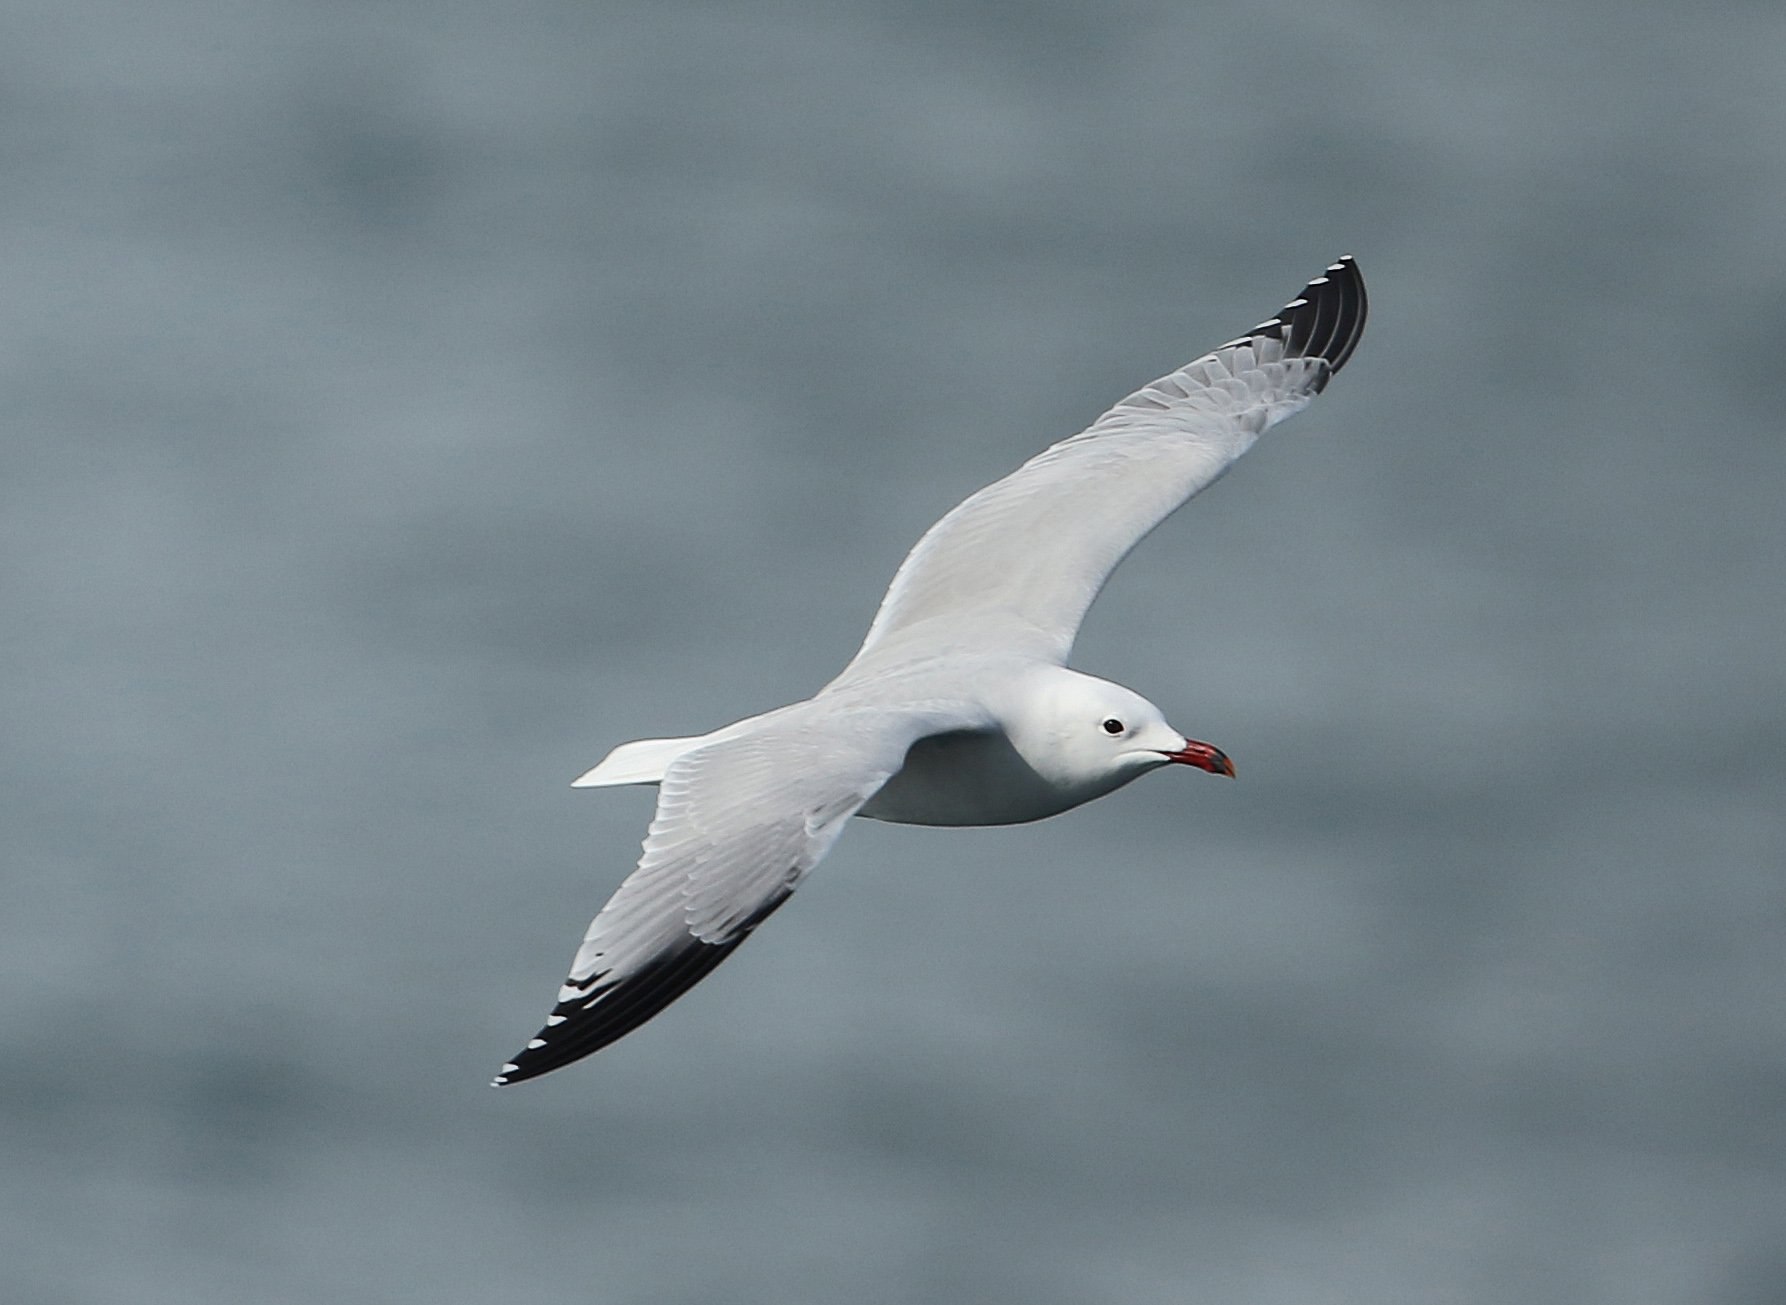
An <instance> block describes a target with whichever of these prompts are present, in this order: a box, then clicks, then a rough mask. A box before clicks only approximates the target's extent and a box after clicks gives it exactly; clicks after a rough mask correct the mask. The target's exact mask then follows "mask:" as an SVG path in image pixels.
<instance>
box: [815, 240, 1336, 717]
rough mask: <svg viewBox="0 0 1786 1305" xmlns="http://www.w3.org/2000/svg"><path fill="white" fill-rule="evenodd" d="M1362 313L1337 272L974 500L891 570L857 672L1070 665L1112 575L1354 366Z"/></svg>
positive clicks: (1131, 397) (1125, 401)
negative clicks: (937, 653) (944, 657)
mask: <svg viewBox="0 0 1786 1305" xmlns="http://www.w3.org/2000/svg"><path fill="white" fill-rule="evenodd" d="M1365 307H1366V305H1365V296H1364V282H1363V279H1362V278H1361V277H1360V276H1359V275H1358V269H1357V267H1356V265H1355V264H1354V263H1353V262H1352V260H1351V259H1349V258H1347V259H1342V260H1341V261H1340V262H1338V263H1335V264H1334V265H1333V266H1332V267H1330V268H1328V270H1327V272H1326V273H1325V274H1324V275H1323V276H1321V277H1317V278H1316V279H1315V280H1314V281H1312V282H1310V284H1309V285H1308V287H1307V288H1306V289H1304V291H1303V293H1302V296H1301V297H1300V298H1298V299H1296V300H1293V301H1292V302H1291V303H1290V304H1289V305H1287V306H1286V307H1285V308H1284V309H1283V310H1282V311H1281V312H1280V313H1279V314H1278V316H1276V317H1274V318H1271V319H1270V320H1268V321H1265V322H1261V323H1260V324H1259V325H1258V326H1256V327H1254V328H1253V329H1252V331H1250V332H1249V333H1248V334H1246V335H1244V336H1242V337H1241V338H1240V339H1238V340H1233V341H1230V342H1229V343H1228V344H1225V345H1223V346H1222V347H1221V348H1219V349H1217V350H1215V351H1214V352H1213V353H1209V354H1206V355H1204V356H1203V357H1201V358H1199V359H1197V360H1196V361H1195V362H1192V363H1189V364H1187V365H1186V366H1184V367H1182V368H1180V369H1179V370H1178V371H1175V372H1173V373H1171V374H1170V375H1168V376H1164V377H1162V378H1161V379H1159V380H1157V381H1154V382H1153V383H1152V384H1151V385H1147V386H1144V387H1143V388H1142V389H1140V390H1137V391H1136V392H1135V393H1134V394H1131V395H1129V396H1128V397H1127V398H1125V399H1123V400H1122V401H1121V402H1120V403H1118V404H1117V405H1116V406H1115V407H1113V408H1111V409H1110V411H1108V412H1106V413H1105V414H1104V415H1103V416H1102V417H1100V418H1099V419H1098V420H1097V421H1096V422H1094V423H1093V424H1092V425H1091V426H1090V427H1089V428H1088V429H1086V430H1085V431H1083V432H1081V433H1080V434H1078V435H1075V436H1073V437H1072V438H1071V439H1067V440H1063V441H1062V442H1060V443H1059V444H1056V445H1054V446H1053V447H1051V448H1049V449H1046V450H1045V451H1043V452H1042V453H1040V454H1038V455H1037V456H1036V457H1034V458H1031V459H1030V460H1029V461H1028V462H1026V463H1024V465H1023V466H1022V467H1020V468H1018V469H1017V470H1016V471H1015V472H1013V473H1012V474H1011V475H1009V476H1007V477H1005V478H1004V479H1003V480H1001V481H998V482H997V483H995V484H993V485H989V486H987V487H986V488H985V489H983V490H981V491H980V492H979V493H977V494H975V495H973V497H971V498H969V499H968V500H967V501H966V502H964V503H962V504H961V505H960V506H959V507H957V508H955V509H954V510H953V511H952V512H950V513H949V514H948V515H947V516H945V517H944V518H943V519H942V520H941V521H939V522H937V523H936V525H934V526H932V527H931V528H930V530H929V531H928V532H927V533H926V534H925V535H924V537H923V538H922V539H921V540H919V541H918V544H917V547H915V548H914V549H913V550H912V551H911V554H910V555H909V556H908V557H907V558H906V560H905V562H904V564H903V565H901V567H900V568H899V572H898V574H897V575H895V576H894V578H893V583H892V585H891V586H890V587H889V588H888V590H887V595H886V597H885V598H884V599H883V600H882V602H881V607H880V610H879V612H878V613H876V615H875V618H874V623H873V625H872V626H871V627H870V628H869V631H868V637H867V639H866V640H865V641H864V642H863V645H862V649H861V651H860V652H858V653H857V655H856V661H855V662H854V663H852V668H856V667H859V666H865V665H867V664H869V663H875V664H884V663H885V662H887V661H892V660H898V659H899V658H901V657H910V656H915V655H922V654H923V653H924V652H926V651H929V650H932V649H934V648H936V647H938V646H939V645H943V644H947V645H948V646H949V647H951V648H954V649H962V648H966V647H977V646H997V647H999V648H1002V649H1004V650H1005V651H1009V652H1027V653H1029V654H1031V655H1034V656H1038V657H1044V658H1048V659H1050V660H1054V661H1059V662H1064V661H1065V660H1066V657H1067V654H1068V653H1069V652H1070V651H1071V649H1072V644H1073V639H1074V637H1075V635H1076V634H1077V633H1078V629H1079V623H1080V621H1081V620H1082V619H1083V617H1084V615H1085V611H1086V609H1087V608H1088V607H1089V606H1090V605H1091V602H1092V600H1093V599H1094V598H1095V597H1097V593H1098V590H1099V589H1100V588H1102V586H1103V583H1104V580H1105V578H1106V577H1107V576H1108V575H1109V574H1110V572H1111V571H1112V570H1113V569H1114V568H1115V567H1116V565H1117V563H1118V562H1120V561H1121V560H1122V559H1123V557H1124V556H1125V555H1126V554H1127V553H1128V551H1129V550H1130V549H1132V548H1133V547H1134V546H1135V545H1136V544H1137V543H1139V542H1140V541H1141V539H1142V538H1143V537H1145V536H1146V535H1147V533H1148V532H1149V531H1150V530H1152V529H1153V528H1154V527H1155V526H1157V525H1158V524H1159V523H1160V522H1161V521H1163V520H1164V519H1165V518H1166V517H1167V516H1169V515H1170V514H1171V513H1172V512H1173V511H1174V510H1175V509H1176V508H1178V507H1179V506H1180V505H1181V504H1183V503H1184V502H1185V501H1186V500H1187V499H1189V498H1190V497H1191V496H1192V495H1194V494H1196V493H1197V492H1198V491H1199V490H1201V489H1203V488H1204V487H1205V486H1207V485H1209V484H1210V483H1211V482H1212V481H1214V480H1215V479H1216V478H1217V477H1219V476H1220V475H1221V474H1222V473H1223V472H1224V471H1226V470H1227V469H1228V467H1229V466H1230V465H1232V464H1233V462H1234V461H1235V459H1237V458H1239V457H1240V456H1241V454H1243V453H1245V452H1246V451H1247V449H1249V448H1251V447H1252V445H1253V442H1254V441H1255V440H1257V439H1258V438H1259V436H1260V435H1261V434H1262V433H1264V431H1265V430H1266V429H1267V428H1269V427H1271V426H1273V425H1275V424H1276V423H1278V422H1280V421H1282V420H1283V419H1284V418H1286V417H1288V416H1290V415H1291V414H1292V413H1295V412H1297V411H1299V410H1300V409H1301V408H1303V407H1305V406H1307V404H1308V403H1309V402H1310V401H1311V400H1312V399H1313V398H1314V396H1315V395H1316V394H1318V393H1319V392H1320V391H1321V389H1322V388H1323V387H1324V386H1325V385H1326V383H1327V381H1328V379H1329V377H1331V376H1332V375H1333V373H1334V372H1335V371H1336V370H1338V368H1339V367H1340V366H1341V365H1343V364H1344V362H1345V361H1346V359H1347V358H1349V357H1350V356H1351V352H1352V349H1353V348H1354V347H1355V346H1356V344H1357V342H1358V337H1359V335H1360V334H1361V333H1362V331H1363V328H1364V317H1365ZM850 675H851V671H849V670H846V671H845V673H844V675H843V676H842V677H840V680H839V682H840V683H841V682H844V681H847V680H848V679H849V678H850Z"/></svg>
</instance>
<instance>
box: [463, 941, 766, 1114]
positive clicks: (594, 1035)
mask: <svg viewBox="0 0 1786 1305" xmlns="http://www.w3.org/2000/svg"><path fill="white" fill-rule="evenodd" d="M743 941H744V936H743V935H740V936H739V937H737V938H734V939H732V940H730V941H727V942H720V943H709V942H702V941H700V940H699V939H697V938H690V939H689V940H688V942H687V943H686V944H685V945H683V946H681V947H678V948H677V949H676V950H675V951H673V952H670V953H668V954H667V955H664V956H661V957H659V958H658V959H656V960H654V961H652V962H651V963H650V964H648V965H646V966H644V967H642V968H641V969H639V970H637V971H635V972H634V973H632V974H629V975H627V976H626V977H625V978H621V979H605V978H603V977H601V976H597V979H596V981H595V982H593V983H591V984H590V986H589V990H588V992H587V993H579V994H578V995H577V996H575V997H571V998H570V999H568V1000H566V1001H561V1002H559V1003H558V1005H557V1006H556V1007H554V1008H553V1011H552V1014H551V1016H550V1017H549V1018H548V1019H547V1021H546V1026H545V1027H544V1028H543V1029H541V1030H540V1031H539V1032H538V1033H537V1034H535V1035H534V1037H533V1038H532V1040H531V1041H529V1042H528V1044H527V1045H526V1046H525V1047H523V1048H522V1049H521V1050H520V1051H519V1052H517V1053H516V1054H515V1058H514V1059H513V1060H511V1061H510V1062H509V1063H508V1064H506V1065H504V1066H503V1067H502V1070H501V1072H500V1073H498V1074H497V1075H496V1077H495V1078H494V1079H492V1080H491V1082H490V1085H491V1086H492V1087H508V1086H509V1085H510V1084H511V1083H520V1082H523V1081H525V1080H527V1079H530V1078H538V1077H539V1076H540V1075H541V1074H549V1073H551V1072H552V1071H553V1070H555V1069H562V1068H563V1067H564V1066H566V1065H568V1064H570V1063H571V1062H572V1061H574V1060H581V1059H583V1057H585V1056H588V1055H592V1054H594V1053H595V1052H597V1051H600V1050H601V1049H602V1048H603V1047H605V1046H607V1045H608V1044H609V1043H611V1042H616V1041H618V1040H619V1039H621V1038H623V1037H625V1036H626V1035H627V1034H628V1033H631V1032H632V1031H633V1030H634V1029H636V1028H638V1027H639V1026H640V1025H641V1024H643V1023H645V1022H646V1021H647V1020H649V1019H650V1018H651V1017H652V1016H654V1015H656V1014H657V1013H658V1012H659V1011H661V1010H662V1009H663V1008H664V1007H666V1006H668V1005H669V1004H670V1003H671V1002H673V1001H675V1000H676V998H678V997H680V996H681V995H682V994H683V993H685V992H687V991H688V990H689V989H690V988H692V987H694V986H695V984H697V983H699V982H700V981H701V980H702V979H704V978H706V977H707V976H708V975H709V974H710V973H712V971H713V968H714V966H716V965H718V964H719V963H720V962H721V961H723V960H725V958H726V957H728V956H730V955H731V954H732V953H733V951H735V950H736V949H737V947H738V944H739V943H741V942H743Z"/></svg>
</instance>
